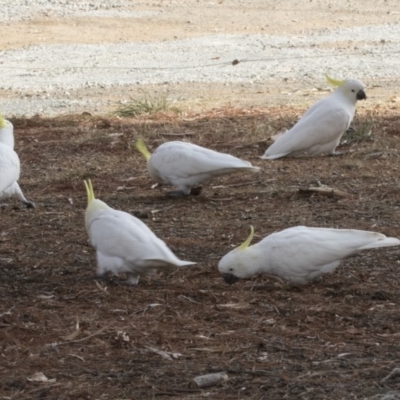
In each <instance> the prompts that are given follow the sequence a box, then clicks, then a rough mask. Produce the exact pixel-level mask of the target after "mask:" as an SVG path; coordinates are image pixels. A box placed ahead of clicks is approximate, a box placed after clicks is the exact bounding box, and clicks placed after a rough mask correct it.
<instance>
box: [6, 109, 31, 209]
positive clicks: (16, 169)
mask: <svg viewBox="0 0 400 400" xmlns="http://www.w3.org/2000/svg"><path fill="white" fill-rule="evenodd" d="M13 148H14V132H13V125H12V123H11V122H10V121H7V120H6V119H4V118H3V117H2V115H0V200H4V199H7V198H8V197H11V196H16V197H17V198H18V200H20V201H22V202H23V203H24V204H25V205H26V207H28V208H34V207H35V203H33V202H32V201H29V200H27V199H26V198H25V196H24V194H23V193H22V190H21V188H20V187H19V185H18V179H19V174H20V162H19V157H18V154H17V153H16V152H15V151H14V149H13Z"/></svg>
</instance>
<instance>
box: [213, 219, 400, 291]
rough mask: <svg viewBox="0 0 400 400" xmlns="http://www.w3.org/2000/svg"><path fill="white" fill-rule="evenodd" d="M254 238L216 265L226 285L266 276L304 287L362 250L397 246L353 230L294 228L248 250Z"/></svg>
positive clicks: (389, 239) (391, 240) (395, 241)
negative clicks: (253, 277)
mask: <svg viewBox="0 0 400 400" xmlns="http://www.w3.org/2000/svg"><path fill="white" fill-rule="evenodd" d="M253 235H254V229H253V227H251V233H250V236H249V237H248V239H247V240H246V241H245V242H244V243H243V244H242V245H241V246H240V247H237V248H236V249H234V250H232V251H231V252H229V253H228V254H226V255H225V256H224V257H223V258H222V259H221V261H220V262H219V264H218V270H219V271H220V272H221V273H222V274H223V277H224V279H225V281H226V282H227V283H235V282H236V281H237V280H238V279H239V278H244V279H245V278H250V277H252V276H254V275H258V274H263V273H265V274H269V275H276V276H278V277H280V278H283V279H285V280H287V281H289V282H290V283H292V284H295V285H304V284H306V283H308V282H311V281H313V280H315V279H317V278H319V277H320V276H322V275H324V274H329V273H331V272H333V271H335V269H336V268H337V267H338V266H339V264H340V261H341V260H342V258H344V257H347V256H350V255H352V254H355V253H358V252H359V251H361V250H367V249H374V248H376V247H387V246H398V245H400V240H398V239H396V238H393V237H386V236H385V235H383V234H381V233H377V232H368V231H360V230H355V229H329V228H307V227H306V226H296V227H293V228H289V229H285V230H283V231H280V232H276V233H273V234H272V235H269V236H267V237H266V238H264V239H263V240H262V241H261V242H259V243H257V244H255V245H253V246H249V245H250V243H251V240H252V238H253Z"/></svg>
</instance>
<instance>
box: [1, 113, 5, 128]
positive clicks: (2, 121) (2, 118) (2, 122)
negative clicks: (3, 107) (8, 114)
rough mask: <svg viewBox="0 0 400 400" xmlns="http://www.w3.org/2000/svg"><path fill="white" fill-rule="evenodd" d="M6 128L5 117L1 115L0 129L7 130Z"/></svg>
mask: <svg viewBox="0 0 400 400" xmlns="http://www.w3.org/2000/svg"><path fill="white" fill-rule="evenodd" d="M5 127H6V120H5V119H4V117H3V116H2V115H1V114H0V128H5Z"/></svg>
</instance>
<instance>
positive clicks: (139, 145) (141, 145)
mask: <svg viewBox="0 0 400 400" xmlns="http://www.w3.org/2000/svg"><path fill="white" fill-rule="evenodd" d="M135 146H136V148H137V149H138V150H139V151H140V153H142V155H143V157H144V158H145V159H146V161H149V158H150V157H151V153H150V152H149V150H148V149H147V147H146V144H145V143H144V141H143V139H138V140H137V141H136V143H135Z"/></svg>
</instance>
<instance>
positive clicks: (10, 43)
mask: <svg viewBox="0 0 400 400" xmlns="http://www.w3.org/2000/svg"><path fill="white" fill-rule="evenodd" d="M0 6H2V8H3V9H4V10H5V12H4V13H3V15H2V16H1V17H0V46H1V48H2V49H3V51H2V54H1V62H0V69H1V70H2V75H3V79H2V81H1V83H0V96H1V97H2V102H1V103H0V109H1V110H2V112H3V113H4V114H5V115H8V116H10V115H15V116H23V115H25V116H31V115H35V114H40V115H42V116H54V115H60V114H69V113H81V112H83V111H87V112H90V113H95V114H104V113H108V112H111V111H112V110H113V109H115V107H116V106H117V105H118V104H119V103H121V102H122V103H123V102H126V101H127V100H128V99H129V98H130V97H135V96H137V95H138V92H139V90H145V91H147V92H149V93H158V92H160V91H162V92H167V93H168V96H169V97H170V100H171V101H172V102H174V103H176V104H177V105H178V106H179V107H181V108H183V109H186V110H188V111H193V110H194V111H201V110H204V109H210V108H213V107H223V106H226V105H230V106H232V105H233V106H244V107H249V106H255V107H260V106H268V105H296V106H307V105H308V104H310V103H312V102H313V101H315V100H316V99H317V98H320V97H321V93H320V92H321V91H324V90H329V88H328V85H327V84H326V83H325V81H324V73H325V72H329V73H330V74H332V75H334V76H336V77H339V78H345V77H356V78H359V79H361V80H362V81H363V82H364V83H365V84H366V85H367V86H368V94H369V99H370V100H371V101H369V103H368V105H369V107H371V104H373V106H376V105H379V106H381V107H388V108H390V107H393V102H395V100H393V99H396V95H397V93H396V82H397V81H398V78H399V73H400V72H399V71H400V69H399V68H398V66H399V63H398V56H399V52H400V23H398V16H399V13H400V4H399V3H398V2H394V1H392V2H390V1H387V2H384V1H381V2H379V1H378V2H376V1H361V0H360V1H354V2H351V4H349V3H347V2H341V1H340V2H337V3H335V4H331V2H329V1H320V2H318V3H316V2H307V3H302V2H299V1H287V2H285V5H284V6H282V5H279V7H278V6H277V5H276V4H275V2H272V1H251V2H250V1H235V0H231V1H219V2H207V3H206V4H205V3H204V2H196V3H194V4H193V2H191V1H190V2H189V1H183V2H179V4H178V3H177V2H172V1H156V2H136V1H126V0H125V1H124V0H119V1H116V0H115V1H97V2H96V1H90V2H89V1H80V2H79V4H78V5H77V4H75V3H74V2H66V1H63V0H51V1H41V0H35V1H33V2H30V3H29V4H27V3H26V2H23V1H22V0H21V1H15V2H13V3H12V5H10V4H9V2H6V1H5V0H3V1H0ZM233 60H239V61H240V62H239V64H237V65H232V61H233ZM383 60H384V62H383Z"/></svg>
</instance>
